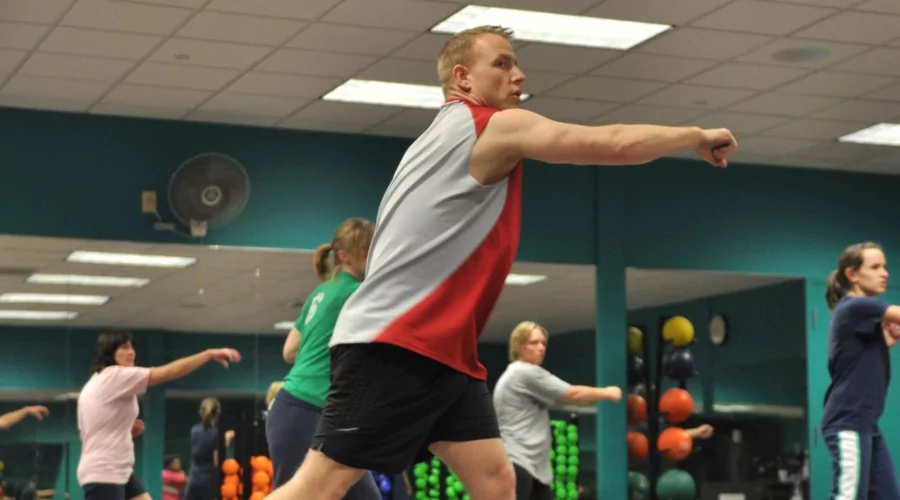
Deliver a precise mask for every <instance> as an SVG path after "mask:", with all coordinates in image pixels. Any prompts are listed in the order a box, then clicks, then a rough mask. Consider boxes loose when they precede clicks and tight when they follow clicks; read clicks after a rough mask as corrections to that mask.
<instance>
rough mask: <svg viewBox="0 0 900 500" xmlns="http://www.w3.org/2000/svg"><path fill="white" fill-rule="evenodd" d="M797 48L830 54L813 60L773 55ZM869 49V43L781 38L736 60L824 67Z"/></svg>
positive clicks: (800, 66)
mask: <svg viewBox="0 0 900 500" xmlns="http://www.w3.org/2000/svg"><path fill="white" fill-rule="evenodd" d="M797 49H825V50H826V51H828V55H827V57H824V58H822V59H816V60H812V61H779V60H776V59H773V56H774V55H775V54H777V53H779V52H784V51H787V50H797ZM868 49H869V46H867V45H858V44H849V43H838V42H820V41H812V40H800V39H793V38H781V39H778V40H775V41H774V42H771V43H767V44H766V45H763V46H762V47H759V48H758V49H756V50H754V51H752V52H750V53H748V54H744V55H742V56H740V57H738V58H736V59H735V60H736V61H740V62H746V63H762V64H769V65H774V66H789V67H793V68H824V67H825V66H829V65H831V64H835V63H836V62H838V61H841V60H844V59H847V58H848V57H852V56H854V55H856V54H859V53H862V52H865V51H866V50H868Z"/></svg>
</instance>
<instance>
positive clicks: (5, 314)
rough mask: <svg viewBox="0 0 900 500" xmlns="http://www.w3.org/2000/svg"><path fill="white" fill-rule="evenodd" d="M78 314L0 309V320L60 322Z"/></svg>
mask: <svg viewBox="0 0 900 500" xmlns="http://www.w3.org/2000/svg"><path fill="white" fill-rule="evenodd" d="M77 316H78V313H75V312H69V311H15V310H12V309H0V319H24V320H35V321H41V320H48V321H52V320H61V319H75V318H76V317H77Z"/></svg>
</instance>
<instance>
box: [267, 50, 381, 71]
mask: <svg viewBox="0 0 900 500" xmlns="http://www.w3.org/2000/svg"><path fill="white" fill-rule="evenodd" d="M376 60H377V58H376V57H374V56H364V55H359V54H338V53H337V52H321V51H313V50H299V49H279V50H278V51H277V52H275V53H274V54H272V55H271V56H269V57H267V58H266V59H265V60H263V61H262V62H261V63H259V64H258V65H257V66H256V69H258V70H260V71H272V72H277V73H295V74H301V75H316V76H333V77H338V78H348V77H350V76H353V75H355V74H356V73H357V72H359V71H360V70H361V69H363V68H365V67H366V66H368V65H370V64H372V63H373V62H375V61H376Z"/></svg>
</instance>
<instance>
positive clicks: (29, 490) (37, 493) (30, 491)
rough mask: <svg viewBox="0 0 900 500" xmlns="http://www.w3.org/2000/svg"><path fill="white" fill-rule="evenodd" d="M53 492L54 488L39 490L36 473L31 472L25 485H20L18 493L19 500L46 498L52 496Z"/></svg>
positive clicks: (54, 491)
mask: <svg viewBox="0 0 900 500" xmlns="http://www.w3.org/2000/svg"><path fill="white" fill-rule="evenodd" d="M55 494H56V490H55V489H53V488H45V489H42V490H39V489H38V475H37V474H32V475H31V477H29V478H28V482H27V483H25V486H23V487H22V491H21V493H19V500H46V499H50V498H53V495H55Z"/></svg>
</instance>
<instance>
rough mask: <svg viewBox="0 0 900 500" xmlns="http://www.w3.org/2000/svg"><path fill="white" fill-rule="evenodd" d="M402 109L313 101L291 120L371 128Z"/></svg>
mask: <svg viewBox="0 0 900 500" xmlns="http://www.w3.org/2000/svg"><path fill="white" fill-rule="evenodd" d="M403 109H404V108H400V107H394V106H378V105H374V104H353V103H346V102H330V101H315V102H312V103H310V104H309V105H308V106H306V107H304V108H303V109H301V110H300V111H298V112H297V113H296V114H294V116H292V118H296V119H297V120H300V121H323V122H325V121H327V122H350V123H356V124H359V125H362V126H364V127H371V126H372V125H375V124H376V123H378V122H382V121H384V120H386V119H388V118H390V117H391V116H392V115H396V114H397V113H400V112H401V111H403ZM432 115H434V113H432Z"/></svg>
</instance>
